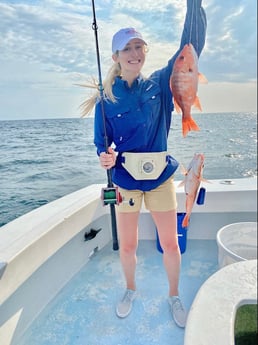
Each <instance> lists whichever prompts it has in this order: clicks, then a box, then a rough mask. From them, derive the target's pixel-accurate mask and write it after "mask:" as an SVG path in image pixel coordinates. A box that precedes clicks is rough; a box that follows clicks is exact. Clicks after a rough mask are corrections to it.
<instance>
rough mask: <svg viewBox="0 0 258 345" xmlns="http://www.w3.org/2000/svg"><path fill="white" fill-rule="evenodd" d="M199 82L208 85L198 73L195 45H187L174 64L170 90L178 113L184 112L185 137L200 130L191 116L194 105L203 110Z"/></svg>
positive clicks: (183, 128)
mask: <svg viewBox="0 0 258 345" xmlns="http://www.w3.org/2000/svg"><path fill="white" fill-rule="evenodd" d="M198 81H200V82H203V83H207V79H206V78H205V76H204V75H202V74H201V73H199V72H198V56H197V54H196V51H195V49H194V47H193V45H192V44H191V43H190V44H186V45H185V46H184V48H183V49H182V50H181V52H180V53H179V55H178V56H177V58H176V61H175V63H174V67H173V71H172V74H171V77H170V89H171V91H172V94H173V98H174V104H175V108H176V111H177V112H178V113H180V112H182V131H183V136H184V137H185V136H186V135H187V133H188V132H189V131H191V130H194V131H197V130H199V127H198V125H197V124H196V122H195V121H194V119H193V118H192V116H191V107H192V105H193V106H195V107H196V108H198V109H199V110H202V108H201V104H200V101H199V98H198V96H197V89H198Z"/></svg>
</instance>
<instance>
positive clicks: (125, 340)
mask: <svg viewBox="0 0 258 345" xmlns="http://www.w3.org/2000/svg"><path fill="white" fill-rule="evenodd" d="M118 255H119V254H118V252H116V251H113V250H112V245H111V244H109V245H107V246H106V247H105V248H104V249H102V250H101V251H100V252H98V253H97V254H96V255H95V256H93V257H92V258H91V260H90V262H89V263H88V264H87V265H85V267H83V268H82V269H81V270H80V272H79V273H78V274H76V275H75V277H74V278H73V279H72V280H71V281H70V282H69V283H68V284H67V285H66V286H65V287H64V288H63V289H62V290H61V292H60V293H59V294H58V296H57V298H56V299H55V300H54V301H53V302H52V303H50V304H49V305H48V306H47V307H46V308H45V310H44V311H43V312H42V313H41V315H40V316H39V317H38V318H37V319H36V320H35V322H34V323H33V324H32V325H31V327H30V328H29V329H28V330H27V331H26V333H25V334H24V336H23V338H22V339H21V341H20V342H19V345H126V344H128V345H152V344H153V345H154V344H157V345H166V344H173V345H183V343H184V330H183V329H181V328H179V327H177V326H176V325H175V323H174V321H173V319H172V316H171V314H170V311H169V307H168V302H167V294H168V284H167V278H166V273H165V270H164V268H163V263H162V254H161V253H160V252H158V250H157V249H156V243H155V241H147V240H144V241H140V243H139V248H138V263H137V272H136V281H137V289H138V296H137V299H136V300H135V301H134V307H133V310H132V312H131V314H130V315H129V316H128V317H127V318H126V319H119V318H118V317H117V316H116V314H115V306H116V303H117V301H118V300H119V299H120V297H122V295H123V293H124V280H123V275H122V273H121V267H120V262H119V256H118ZM217 269H218V264H217V245H216V242H215V241H211V240H188V242H187V249H186V252H185V253H184V254H183V255H182V267H181V277H180V295H181V299H182V301H183V303H184V305H185V307H186V309H189V308H190V306H191V303H192V301H193V299H194V297H195V295H196V293H197V291H198V289H199V288H200V286H201V285H202V283H203V282H204V281H205V280H206V279H207V278H208V277H209V276H210V275H211V274H213V273H214V272H215V271H216V270H217ZM200 327H201V325H200Z"/></svg>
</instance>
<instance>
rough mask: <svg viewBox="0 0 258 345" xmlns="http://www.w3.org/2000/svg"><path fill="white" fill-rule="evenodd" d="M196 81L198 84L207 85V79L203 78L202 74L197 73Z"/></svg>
mask: <svg viewBox="0 0 258 345" xmlns="http://www.w3.org/2000/svg"><path fill="white" fill-rule="evenodd" d="M198 81H199V83H202V84H208V80H207V78H206V77H205V75H204V74H202V73H200V72H198Z"/></svg>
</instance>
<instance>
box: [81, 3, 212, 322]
mask: <svg viewBox="0 0 258 345" xmlns="http://www.w3.org/2000/svg"><path fill="white" fill-rule="evenodd" d="M201 2H202V1H201V0H187V13H186V18H185V25H184V30H183V34H182V38H181V45H180V48H179V50H178V52H177V53H176V54H175V55H174V56H173V57H172V58H171V59H170V60H169V61H168V64H167V66H166V67H164V68H163V69H161V70H158V71H155V72H154V73H153V74H152V75H151V76H150V77H149V78H148V79H144V78H143V76H142V75H141V69H142V67H143V65H144V62H145V57H146V46H147V43H146V42H145V40H144V39H143V37H142V35H141V34H140V33H139V32H137V31H136V30H135V29H134V28H125V29H121V30H119V31H118V32H117V33H116V34H115V35H114V36H113V40H112V53H113V55H112V58H113V61H114V64H113V66H112V67H111V69H110V71H109V73H108V76H107V78H106V80H105V82H104V83H103V86H104V95H105V97H104V113H105V127H106V134H107V137H106V139H107V141H106V142H107V144H108V152H107V150H106V142H105V138H104V137H105V132H104V129H103V115H102V106H101V102H100V101H99V99H98V97H96V95H95V96H94V97H92V98H91V99H89V100H88V101H86V102H85V104H84V105H85V108H84V110H85V111H84V114H87V113H88V112H89V111H90V110H91V108H92V107H93V106H94V105H95V102H96V106H95V138H94V143H95V145H96V147H97V153H98V155H99V159H100V164H101V166H102V167H103V168H104V169H112V179H113V182H114V183H115V185H117V186H118V188H119V192H120V194H121V195H122V197H123V198H124V199H125V200H129V199H130V198H132V199H133V200H134V205H133V206H130V205H128V204H126V203H122V204H119V205H118V206H117V220H118V235H119V246H120V260H121V264H122V268H123V272H124V276H125V280H126V291H125V294H124V296H123V298H122V300H121V301H120V302H119V303H118V305H117V308H116V313H117V315H118V316H119V317H126V316H127V315H128V314H129V313H130V311H131V309H132V305H133V300H134V298H135V297H136V282H135V269H136V261H137V258H136V250H137V244H138V227H137V224H138V219H139V212H140V208H141V204H142V200H143V199H144V202H145V206H146V208H147V209H148V210H149V211H150V213H151V215H152V217H153V220H154V222H155V224H156V227H157V231H158V235H159V240H160V244H161V246H162V249H163V261H164V266H165V269H166V272H167V277H168V284H169V291H168V296H169V297H168V301H169V306H170V308H171V312H172V315H173V318H174V321H175V322H176V324H177V325H178V326H179V327H184V326H185V323H186V315H187V314H186V311H185V309H184V307H183V305H182V303H181V300H180V298H179V291H178V285H179V274H180V263H181V256H180V250H179V246H178V240H177V212H176V209H177V202H176V193H175V189H174V185H173V174H174V172H175V170H176V169H177V167H178V162H177V161H176V160H175V159H174V158H173V157H171V156H170V155H168V154H167V136H168V133H169V129H170V124H171V112H172V110H173V108H174V107H173V103H172V94H171V90H170V87H169V79H170V75H171V72H172V67H173V63H174V61H175V59H176V56H177V55H178V53H179V51H180V50H181V49H182V48H183V46H184V45H185V44H186V43H189V42H191V43H192V44H193V46H194V47H195V49H196V52H197V54H198V56H199V55H200V53H201V51H202V48H203V46H204V42H205V32H206V16H205V12H204V10H203V8H202V7H201ZM112 144H113V145H115V150H113V149H112V148H111V145H112Z"/></svg>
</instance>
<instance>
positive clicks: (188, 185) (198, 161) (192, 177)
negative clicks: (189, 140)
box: [179, 153, 209, 227]
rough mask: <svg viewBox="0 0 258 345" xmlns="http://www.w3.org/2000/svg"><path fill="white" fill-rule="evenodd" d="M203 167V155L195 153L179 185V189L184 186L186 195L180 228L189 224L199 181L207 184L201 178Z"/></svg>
mask: <svg viewBox="0 0 258 345" xmlns="http://www.w3.org/2000/svg"><path fill="white" fill-rule="evenodd" d="M203 167H204V154H203V153H196V154H195V155H194V157H193V159H192V160H191V162H190V164H189V166H188V169H187V170H186V171H184V175H185V178H184V180H183V181H182V182H181V183H180V184H179V187H180V186H183V185H184V187H185V194H186V215H185V217H184V219H183V222H182V227H187V226H188V224H189V218H190V215H191V212H192V208H193V205H194V203H195V200H196V196H197V192H198V190H199V187H200V183H201V181H205V182H209V181H207V180H205V179H204V178H203V176H202V174H203Z"/></svg>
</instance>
